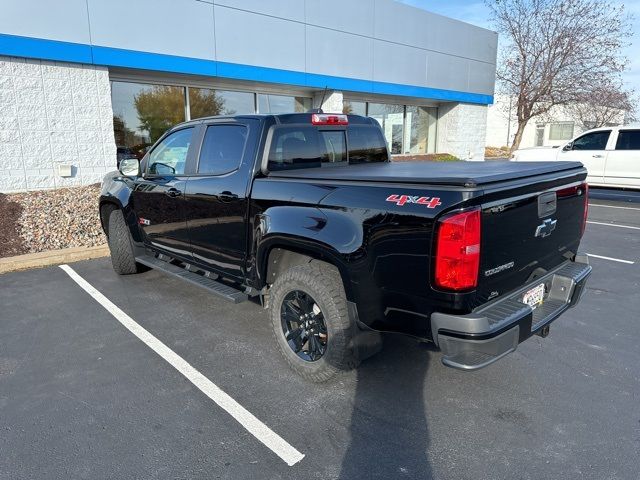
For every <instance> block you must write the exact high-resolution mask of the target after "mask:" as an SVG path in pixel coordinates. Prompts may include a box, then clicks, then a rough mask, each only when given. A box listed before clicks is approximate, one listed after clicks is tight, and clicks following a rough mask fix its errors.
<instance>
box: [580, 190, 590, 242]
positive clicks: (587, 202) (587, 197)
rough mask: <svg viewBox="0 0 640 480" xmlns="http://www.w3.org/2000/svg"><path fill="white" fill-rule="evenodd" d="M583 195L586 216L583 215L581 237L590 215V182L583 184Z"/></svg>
mask: <svg viewBox="0 0 640 480" xmlns="http://www.w3.org/2000/svg"><path fill="white" fill-rule="evenodd" d="M582 195H583V196H584V217H582V230H580V237H581V238H582V236H583V235H584V229H585V228H587V217H588V216H589V184H588V183H583V184H582Z"/></svg>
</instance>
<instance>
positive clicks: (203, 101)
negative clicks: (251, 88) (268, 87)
mask: <svg viewBox="0 0 640 480" xmlns="http://www.w3.org/2000/svg"><path fill="white" fill-rule="evenodd" d="M255 110H256V109H255V105H254V96H253V93H251V92H233V91H226V90H213V89H210V88H196V87H189V111H190V113H191V119H194V118H201V117H210V116H213V115H244V114H247V113H255Z"/></svg>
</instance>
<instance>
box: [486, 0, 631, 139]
mask: <svg viewBox="0 0 640 480" xmlns="http://www.w3.org/2000/svg"><path fill="white" fill-rule="evenodd" d="M486 1H487V5H488V7H489V8H490V10H491V14H492V21H493V26H494V28H495V29H496V30H497V31H498V33H499V34H500V35H501V36H500V41H501V51H500V65H499V67H498V71H497V78H498V82H499V86H500V88H501V89H502V90H503V91H504V93H506V94H508V95H512V96H513V97H515V111H516V112H515V113H516V119H517V124H518V126H517V129H516V133H515V136H514V139H513V144H512V145H511V149H512V150H515V149H517V148H518V147H519V145H520V141H521V140H522V134H523V132H524V129H525V127H526V125H527V122H529V120H530V119H531V118H533V117H537V116H541V115H544V114H545V113H547V112H549V110H550V109H552V108H553V107H555V106H557V105H568V104H571V103H574V102H576V101H579V100H580V99H581V98H582V99H584V98H585V95H588V94H589V93H590V92H594V91H597V89H599V88H601V87H602V86H603V85H607V84H615V83H617V82H618V81H619V78H620V74H621V72H623V71H624V69H625V67H626V65H627V59H626V58H625V57H624V56H623V55H622V48H623V47H624V46H625V45H626V41H627V39H628V38H629V37H630V35H631V28H630V19H629V17H628V16H627V15H626V14H625V11H624V6H623V5H615V4H612V3H611V2H603V1H601V0H494V1H490V0H486Z"/></svg>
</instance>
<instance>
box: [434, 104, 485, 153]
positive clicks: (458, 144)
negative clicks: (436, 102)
mask: <svg viewBox="0 0 640 480" xmlns="http://www.w3.org/2000/svg"><path fill="white" fill-rule="evenodd" d="M437 128H438V134H437V136H438V141H437V148H436V151H437V152H438V153H450V154H451V155H454V156H456V157H458V158H460V159H462V160H484V147H485V139H486V135H487V107H486V105H473V104H468V103H442V104H440V106H439V107H438V126H437Z"/></svg>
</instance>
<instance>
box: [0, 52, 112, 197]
mask: <svg viewBox="0 0 640 480" xmlns="http://www.w3.org/2000/svg"><path fill="white" fill-rule="evenodd" d="M0 165H2V173H3V174H2V175H0V192H13V191H24V190H38V189H43V188H57V187H65V186H71V185H87V184H91V183H96V182H100V181H101V180H102V177H103V176H104V174H105V173H106V172H108V171H111V170H114V169H115V166H116V145H115V140H114V136H113V111H112V109H111V91H110V85H109V73H108V70H107V68H105V67H96V66H93V65H81V64H71V63H60V62H47V61H40V60H30V59H23V58H13V57H0ZM59 165H71V166H72V169H71V170H72V172H71V176H69V177H62V176H60V175H59V171H58V166H59Z"/></svg>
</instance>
